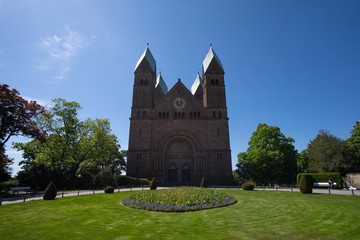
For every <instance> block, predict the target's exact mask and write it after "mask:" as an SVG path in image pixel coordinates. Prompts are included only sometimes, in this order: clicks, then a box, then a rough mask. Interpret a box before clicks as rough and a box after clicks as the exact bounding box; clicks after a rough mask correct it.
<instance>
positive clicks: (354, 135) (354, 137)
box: [346, 121, 360, 172]
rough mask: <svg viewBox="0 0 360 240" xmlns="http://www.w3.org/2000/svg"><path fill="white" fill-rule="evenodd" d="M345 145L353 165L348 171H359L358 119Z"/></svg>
mask: <svg viewBox="0 0 360 240" xmlns="http://www.w3.org/2000/svg"><path fill="white" fill-rule="evenodd" d="M346 145H347V147H348V149H349V152H350V154H351V158H352V162H353V166H352V167H351V169H349V171H352V172H359V171H360V121H356V123H355V125H354V127H353V129H352V130H351V136H350V138H348V139H347V140H346Z"/></svg>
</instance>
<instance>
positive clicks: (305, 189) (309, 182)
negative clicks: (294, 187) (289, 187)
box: [299, 174, 314, 193]
mask: <svg viewBox="0 0 360 240" xmlns="http://www.w3.org/2000/svg"><path fill="white" fill-rule="evenodd" d="M313 184H314V178H313V177H312V176H311V175H308V174H304V175H302V177H301V178H300V182H299V189H300V192H302V193H312V190H313Z"/></svg>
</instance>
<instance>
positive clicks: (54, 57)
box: [0, 0, 360, 172]
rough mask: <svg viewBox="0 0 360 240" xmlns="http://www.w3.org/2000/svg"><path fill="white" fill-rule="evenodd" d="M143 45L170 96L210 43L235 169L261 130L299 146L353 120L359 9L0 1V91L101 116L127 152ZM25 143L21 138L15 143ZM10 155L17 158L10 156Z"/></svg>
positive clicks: (342, 5) (342, 4)
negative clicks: (219, 68)
mask: <svg viewBox="0 0 360 240" xmlns="http://www.w3.org/2000/svg"><path fill="white" fill-rule="evenodd" d="M146 43H149V44H150V45H149V47H150V50H151V52H152V53H153V55H154V58H155V60H156V62H157V70H158V71H161V73H162V76H163V78H164V80H165V81H166V83H167V85H168V87H169V89H170V88H171V87H172V86H173V85H174V84H175V83H176V81H177V79H178V78H181V79H182V81H183V83H184V84H185V85H186V86H187V87H188V88H189V89H190V88H191V85H192V83H193V81H194V79H195V77H196V74H197V72H201V66H202V65H201V64H202V61H203V59H204V58H205V56H206V54H207V52H208V50H209V46H210V43H212V45H213V48H214V50H215V52H216V53H217V55H218V57H219V58H220V60H221V61H222V64H223V67H224V70H225V84H226V91H227V92H226V93H227V105H228V113H229V117H230V120H229V125H230V139H231V142H230V143H231V149H232V161H233V166H235V164H236V161H237V157H236V156H237V154H238V153H239V152H242V151H246V149H247V147H248V141H249V139H250V137H251V134H252V133H253V132H254V131H255V130H256V127H257V125H258V124H259V123H266V124H268V125H275V126H278V127H279V128H280V129H281V131H282V132H283V133H284V134H285V136H288V137H293V138H294V139H295V147H296V149H297V150H298V151H301V150H303V149H305V148H306V146H307V144H308V143H309V141H310V140H312V139H314V138H315V137H316V135H317V133H318V131H319V130H320V129H325V130H328V131H330V132H331V133H332V134H334V135H335V136H337V137H340V138H342V139H346V138H348V137H349V136H350V131H351V129H352V127H353V126H354V125H355V122H356V121H357V120H360V108H359V106H360V94H359V92H360V1H358V0H349V1H333V0H317V1H314V0H302V1H300V0H299V1H295V0H294V1H289V0H274V1H269V0H255V1H252V0H251V1H250V0H247V1H244V0H233V1H230V0H228V1H209V0H203V1H200V0H182V1H168V0H161V1H160V0H159V1H155V0H154V1H146V0H143V1H140V0H107V1H103V0H87V1H85V0H76V1H74V0H57V1H55V0H37V1H36V0H18V1H14V0H0V82H1V83H6V84H8V85H10V87H12V88H16V89H17V90H18V91H20V94H21V95H22V96H24V97H26V98H27V99H34V100H37V101H38V102H39V103H40V104H43V105H47V104H49V103H50V102H51V99H53V98H58V97H60V98H64V99H66V100H68V101H76V102H78V103H80V104H81V106H82V110H81V111H80V115H79V116H80V118H81V119H86V118H88V117H89V118H92V119H95V118H109V119H110V122H111V126H112V129H113V133H114V134H115V135H117V137H118V139H119V141H120V144H121V146H122V149H127V145H128V132H129V123H130V122H129V116H130V107H131V101H132V86H133V80H134V75H133V71H134V67H135V65H136V62H137V60H138V59H139V57H140V56H141V54H142V52H143V51H144V50H145V48H146ZM13 140H15V141H16V140H22V141H24V140H27V139H13ZM7 150H8V154H9V155H10V156H12V157H15V159H16V161H15V164H14V165H13V169H14V172H17V171H18V170H19V167H18V166H17V163H18V161H19V160H21V154H20V153H16V152H15V151H14V150H12V149H11V144H8V146H7Z"/></svg>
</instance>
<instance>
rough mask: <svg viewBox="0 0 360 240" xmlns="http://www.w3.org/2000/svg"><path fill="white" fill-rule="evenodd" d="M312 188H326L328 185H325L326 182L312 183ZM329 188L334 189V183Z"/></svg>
mask: <svg viewBox="0 0 360 240" xmlns="http://www.w3.org/2000/svg"><path fill="white" fill-rule="evenodd" d="M313 187H319V188H320V187H325V188H328V187H329V183H327V182H314V184H313ZM331 187H336V182H334V183H333V184H332V186H331Z"/></svg>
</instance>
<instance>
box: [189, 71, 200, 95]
mask: <svg viewBox="0 0 360 240" xmlns="http://www.w3.org/2000/svg"><path fill="white" fill-rule="evenodd" d="M199 86H200V87H202V83H201V77H200V75H199V74H198V75H197V76H196V78H195V81H194V83H193V85H192V86H191V93H192V94H193V95H195V93H196V90H198V88H199Z"/></svg>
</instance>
